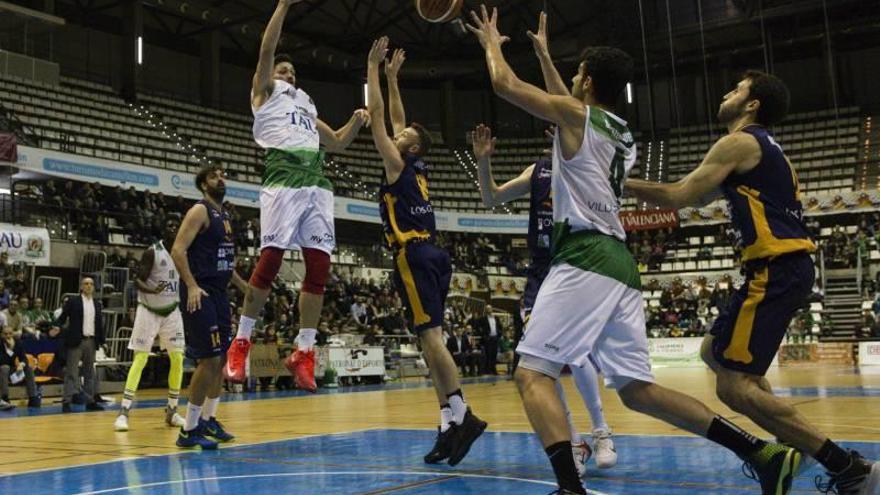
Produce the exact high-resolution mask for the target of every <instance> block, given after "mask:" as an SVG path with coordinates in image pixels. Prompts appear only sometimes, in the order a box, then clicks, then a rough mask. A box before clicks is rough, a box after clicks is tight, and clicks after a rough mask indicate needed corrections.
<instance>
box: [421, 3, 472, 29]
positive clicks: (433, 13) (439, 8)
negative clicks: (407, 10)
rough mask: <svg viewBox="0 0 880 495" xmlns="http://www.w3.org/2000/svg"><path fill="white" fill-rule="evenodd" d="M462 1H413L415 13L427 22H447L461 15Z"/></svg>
mask: <svg viewBox="0 0 880 495" xmlns="http://www.w3.org/2000/svg"><path fill="white" fill-rule="evenodd" d="M462 2H463V0H415V3H416V11H417V12H418V13H419V16H421V18H422V19H424V20H426V21H428V22H438V23H439V22H448V21H451V20H452V19H455V18H456V17H458V14H459V13H461V7H462Z"/></svg>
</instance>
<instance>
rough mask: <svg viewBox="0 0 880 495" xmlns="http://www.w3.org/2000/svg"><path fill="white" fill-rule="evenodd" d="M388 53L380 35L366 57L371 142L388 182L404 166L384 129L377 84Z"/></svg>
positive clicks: (379, 92) (392, 181)
mask: <svg viewBox="0 0 880 495" xmlns="http://www.w3.org/2000/svg"><path fill="white" fill-rule="evenodd" d="M387 53H388V38H387V37H384V36H383V37H382V38H379V39H378V40H376V41H374V42H373V47H372V48H371V49H370V54H369V55H368V57H367V98H368V100H369V101H368V104H367V110H368V111H369V112H370V118H371V119H372V122H373V123H372V125H371V126H370V130H371V132H372V134H373V142H374V143H375V144H376V150H377V151H378V152H379V154H380V155H381V156H382V163H383V164H384V166H385V177H386V179H387V180H388V183H389V184H393V183H395V182H396V181H397V178H398V177H399V176H400V173H401V172H402V171H403V168H404V166H405V164H404V162H403V157H401V156H400V151H398V149H397V147H396V146H395V145H394V141H392V140H391V137H390V136H389V135H388V131H386V130H385V100H384V99H383V98H382V87H381V86H380V85H379V66H380V65H381V64H382V62H383V61H384V60H385V55H386V54H387Z"/></svg>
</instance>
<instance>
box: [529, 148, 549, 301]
mask: <svg viewBox="0 0 880 495" xmlns="http://www.w3.org/2000/svg"><path fill="white" fill-rule="evenodd" d="M552 175H553V161H552V160H551V159H549V158H541V159H540V160H538V161H537V162H535V168H534V169H533V170H532V176H531V178H530V179H529V191H530V193H531V194H530V196H529V233H528V236H527V238H526V240H527V243H528V246H529V255H530V258H531V262H530V263H529V270H528V272H527V273H526V289H525V292H524V293H523V309H524V310H525V313H526V314H527V315H530V314H531V313H532V307H533V306H534V305H535V299H536V298H537V297H538V290H539V289H540V288H541V284H543V283H544V279H545V278H547V274H548V273H549V272H550V261H551V259H552V257H553V256H552V252H551V250H550V240H551V239H552V238H553V195H552V193H551V178H552Z"/></svg>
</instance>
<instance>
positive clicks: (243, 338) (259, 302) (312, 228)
mask: <svg viewBox="0 0 880 495" xmlns="http://www.w3.org/2000/svg"><path fill="white" fill-rule="evenodd" d="M300 2H301V0H280V1H279V2H278V7H277V8H276V9H275V13H274V14H273V15H272V19H271V20H269V24H268V25H267V26H266V32H265V33H263V41H262V45H261V46H260V56H259V61H258V62H257V69H256V72H255V73H254V79H253V87H252V90H251V109H252V110H253V114H254V129H253V130H254V140H255V141H256V142H257V144H258V145H259V146H260V147H262V148H264V149H265V150H266V168H265V171H264V172H263V181H262V189H261V190H260V232H261V240H260V241H261V242H260V259H259V261H258V262H257V266H256V268H255V269H254V273H253V275H252V276H251V279H250V281H249V282H248V290H247V293H246V294H245V301H244V307H243V308H242V317H241V321H240V323H239V326H238V333H237V335H236V338H235V341H234V342H233V343H232V345H231V346H230V347H229V351H228V354H227V362H226V366H225V367H224V368H223V371H224V375H225V376H226V377H227V378H228V379H229V380H232V381H235V382H242V381H244V379H245V362H246V361H247V355H248V351H249V350H250V336H251V332H252V331H253V328H254V324H255V323H256V320H257V318H258V317H259V313H260V311H261V310H262V309H263V305H264V304H265V303H266V298H267V297H268V295H269V289H270V287H271V284H272V281H273V280H274V279H275V276H276V275H277V274H278V271H279V269H280V267H281V261H282V258H283V256H284V251H285V250H289V249H299V250H301V251H302V255H303V260H304V261H305V265H306V273H305V279H304V280H303V283H302V289H301V291H300V294H299V311H300V322H299V324H300V328H299V335H298V336H297V338H296V350H295V351H294V352H293V353H292V354H291V355H290V357H289V358H288V359H287V361H286V362H285V364H286V365H287V368H288V369H289V370H290V372H291V373H292V374H293V377H294V381H295V382H296V384H297V386H298V387H299V388H303V389H306V390H308V391H310V392H314V391H315V390H316V385H315V376H314V367H315V353H314V350H313V348H312V347H313V346H314V344H315V335H316V334H317V328H318V319H319V318H320V316H321V307H322V306H323V303H324V284H325V283H326V282H327V276H328V275H329V273H330V255H331V254H332V252H333V249H334V247H335V246H336V235H335V230H334V225H333V185H332V184H331V183H330V181H329V180H328V179H327V178H326V177H325V176H324V173H323V165H324V156H323V152H322V151H321V150H320V148H319V145H320V144H323V145H324V147H325V148H326V149H327V150H329V151H339V150H342V149H344V148H346V147H347V146H348V145H349V144H350V143H351V142H352V140H354V138H355V136H356V135H357V133H358V131H359V130H360V129H361V127H362V126H363V125H364V124H367V123H368V122H369V114H368V113H367V112H366V110H363V109H359V110H356V111H355V112H354V114H353V115H352V117H351V119H350V120H349V121H348V123H347V124H345V125H344V126H343V127H341V128H340V129H338V130H333V129H331V128H330V127H329V126H328V125H327V124H325V123H324V122H323V121H321V119H319V118H318V111H317V109H316V107H315V103H314V102H313V101H312V99H311V98H310V97H309V95H308V94H306V92H305V91H303V90H302V89H301V88H298V87H297V86H296V71H295V70H294V68H293V63H292V61H291V59H290V57H289V56H287V55H281V54H278V55H276V53H275V50H276V48H277V46H278V40H279V39H280V36H281V30H282V28H283V26H284V19H285V17H286V15H287V11H288V9H289V7H290V6H291V5H294V4H297V3H300Z"/></svg>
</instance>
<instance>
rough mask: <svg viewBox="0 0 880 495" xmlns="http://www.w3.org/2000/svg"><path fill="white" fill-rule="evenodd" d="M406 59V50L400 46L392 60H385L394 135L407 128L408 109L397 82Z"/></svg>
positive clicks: (389, 112) (389, 110)
mask: <svg viewBox="0 0 880 495" xmlns="http://www.w3.org/2000/svg"><path fill="white" fill-rule="evenodd" d="M405 60H406V52H405V51H403V49H402V48H398V49H396V50H394V53H393V54H392V55H391V60H386V61H385V80H386V82H387V83H388V114H389V115H390V116H391V129H392V130H393V131H394V135H397V134H400V133H401V132H403V130H404V129H405V128H406V110H405V109H404V108H403V99H402V98H401V97H400V86H398V84H397V75H398V74H399V73H400V67H401V66H402V65H403V62H404V61H405Z"/></svg>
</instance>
